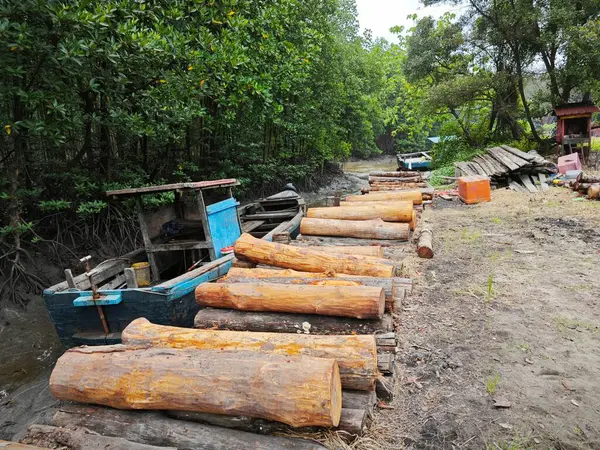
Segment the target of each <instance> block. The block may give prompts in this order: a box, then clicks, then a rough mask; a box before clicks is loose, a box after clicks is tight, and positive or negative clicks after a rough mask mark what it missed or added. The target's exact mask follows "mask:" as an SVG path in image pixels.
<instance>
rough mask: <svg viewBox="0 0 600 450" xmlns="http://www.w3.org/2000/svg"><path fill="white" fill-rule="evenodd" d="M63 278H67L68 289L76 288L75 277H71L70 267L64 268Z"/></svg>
mask: <svg viewBox="0 0 600 450" xmlns="http://www.w3.org/2000/svg"><path fill="white" fill-rule="evenodd" d="M65 278H66V280H67V286H69V289H77V285H76V284H75V279H74V278H73V272H71V269H65Z"/></svg>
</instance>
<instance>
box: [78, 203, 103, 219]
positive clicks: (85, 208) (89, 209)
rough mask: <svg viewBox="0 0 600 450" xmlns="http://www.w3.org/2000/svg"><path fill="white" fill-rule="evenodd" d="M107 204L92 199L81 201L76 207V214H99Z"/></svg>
mask: <svg viewBox="0 0 600 450" xmlns="http://www.w3.org/2000/svg"><path fill="white" fill-rule="evenodd" d="M107 206H108V204H107V203H106V202H103V201H100V200H94V201H91V202H83V203H81V204H80V205H79V207H78V208H77V214H78V215H80V216H82V217H89V216H93V215H94V214H99V213H101V212H102V210H103V209H104V208H106V207H107Z"/></svg>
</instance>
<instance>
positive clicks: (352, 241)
mask: <svg viewBox="0 0 600 450" xmlns="http://www.w3.org/2000/svg"><path fill="white" fill-rule="evenodd" d="M296 241H298V242H301V243H303V244H310V245H311V246H312V245H322V244H325V245H327V244H329V245H360V244H362V245H380V246H381V247H384V248H389V247H398V246H404V245H406V241H397V240H396V241H394V240H390V239H387V240H384V239H357V238H349V237H339V236H304V235H302V234H299V235H298V237H297V238H296Z"/></svg>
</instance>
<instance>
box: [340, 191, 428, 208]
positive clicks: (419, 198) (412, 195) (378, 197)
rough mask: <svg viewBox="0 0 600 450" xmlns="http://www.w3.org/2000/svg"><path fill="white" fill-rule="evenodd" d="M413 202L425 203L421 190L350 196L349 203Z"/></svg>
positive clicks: (348, 197) (347, 198)
mask: <svg viewBox="0 0 600 450" xmlns="http://www.w3.org/2000/svg"><path fill="white" fill-rule="evenodd" d="M390 200H393V201H397V200H411V201H412V202H413V203H414V204H415V205H420V204H421V203H423V194H422V193H421V191H419V190H413V191H397V192H381V193H375V194H369V195H349V196H347V197H346V201H347V202H377V201H390Z"/></svg>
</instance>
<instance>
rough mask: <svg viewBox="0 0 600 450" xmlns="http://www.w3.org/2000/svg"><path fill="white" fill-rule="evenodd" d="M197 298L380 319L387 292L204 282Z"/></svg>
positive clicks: (223, 304) (215, 303) (213, 303)
mask: <svg viewBox="0 0 600 450" xmlns="http://www.w3.org/2000/svg"><path fill="white" fill-rule="evenodd" d="M196 302H197V303H198V304H199V305H200V306H204V307H206V306H209V307H213V308H224V309H235V310H239V311H260V312H282V313H293V314H318V315H324V316H337V317H352V318H356V319H381V317H383V312H384V309H385V293H384V291H383V289H382V288H380V287H371V286H310V285H290V284H269V283H264V282H262V281H261V282H258V283H257V282H255V283H240V284H227V283H203V284H200V285H198V287H197V288H196Z"/></svg>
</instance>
